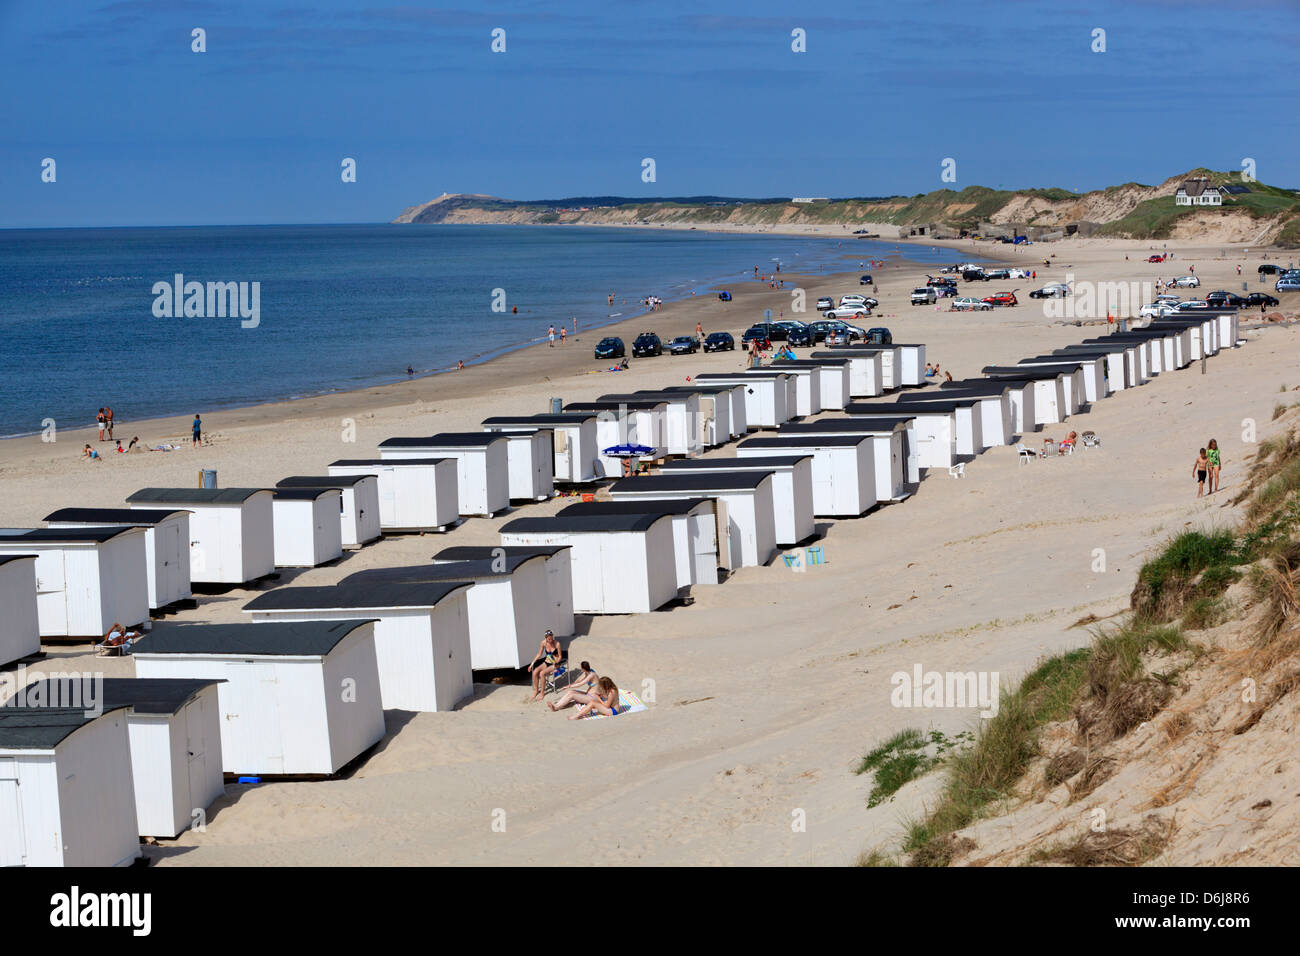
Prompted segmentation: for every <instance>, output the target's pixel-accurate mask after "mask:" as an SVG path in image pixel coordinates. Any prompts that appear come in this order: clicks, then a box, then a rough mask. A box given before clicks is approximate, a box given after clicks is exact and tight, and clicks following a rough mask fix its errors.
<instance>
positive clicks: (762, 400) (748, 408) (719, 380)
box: [695, 372, 794, 430]
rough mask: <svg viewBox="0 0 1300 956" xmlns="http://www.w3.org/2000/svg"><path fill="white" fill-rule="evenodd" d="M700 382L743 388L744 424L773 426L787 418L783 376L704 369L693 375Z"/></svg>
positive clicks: (747, 427) (786, 397)
mask: <svg viewBox="0 0 1300 956" xmlns="http://www.w3.org/2000/svg"><path fill="white" fill-rule="evenodd" d="M695 383H696V384H700V385H730V386H732V387H735V386H739V387H741V388H743V389H744V396H745V424H746V430H748V429H749V428H776V427H778V426H780V425H782V424H784V423H785V422H787V421H789V420H790V416H791V415H792V414H793V413H794V409H793V407H792V406H791V404H790V402H789V388H788V386H787V384H786V376H785V375H784V374H782V375H781V376H780V377H779V378H777V377H775V376H764V377H760V376H747V375H746V374H745V373H744V372H708V373H706V374H703V375H697V376H695Z"/></svg>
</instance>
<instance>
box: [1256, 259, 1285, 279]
mask: <svg viewBox="0 0 1300 956" xmlns="http://www.w3.org/2000/svg"><path fill="white" fill-rule="evenodd" d="M1281 271H1282V267H1281V266H1279V265H1275V264H1274V263H1272V262H1266V263H1264V264H1263V265H1262V266H1260V267H1259V274H1260V275H1262V276H1275V275H1277V274H1278V273H1280V272H1281Z"/></svg>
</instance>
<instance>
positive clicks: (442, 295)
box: [0, 224, 953, 438]
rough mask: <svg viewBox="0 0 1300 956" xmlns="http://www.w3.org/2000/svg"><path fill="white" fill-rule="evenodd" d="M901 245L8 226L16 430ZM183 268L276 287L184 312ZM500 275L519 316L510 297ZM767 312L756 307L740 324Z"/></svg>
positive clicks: (374, 372) (10, 402)
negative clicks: (160, 290)
mask: <svg viewBox="0 0 1300 956" xmlns="http://www.w3.org/2000/svg"><path fill="white" fill-rule="evenodd" d="M901 254H902V255H903V256H905V257H906V258H908V259H911V260H916V261H921V262H937V261H945V262H946V261H948V260H949V259H951V258H952V256H953V253H952V252H951V250H933V249H931V248H930V247H921V248H917V247H907V246H904V247H903V249H902V253H901ZM896 255H898V253H896V252H895V247H894V246H893V245H892V244H890V243H887V242H874V241H870V240H852V239H847V238H846V239H844V240H836V239H811V238H801V237H787V236H740V235H720V234H711V233H705V232H689V231H688V232H679V231H675V230H667V229H665V230H654V229H636V230H632V229H602V228H556V227H535V226H534V227H530V226H446V225H431V226H412V225H404V226H393V225H384V224H378V225H337V226H231V227H181V228H129V229H128V228H122V229H51V230H0V438H3V437H12V436H15V435H23V434H32V433H36V432H39V431H41V430H42V427H43V423H44V422H46V420H49V419H53V420H54V422H55V424H56V426H57V427H58V428H75V427H80V426H85V425H91V424H93V423H94V419H95V412H96V410H97V409H98V408H99V407H101V406H103V405H106V404H107V405H110V406H111V407H112V408H113V410H114V413H115V415H116V416H117V419H118V421H119V423H120V424H121V426H122V427H119V429H118V432H117V434H118V435H119V436H121V435H123V434H126V435H128V436H129V435H130V434H131V429H130V424H129V423H130V422H131V421H139V420H141V419H145V418H153V417H158V416H162V415H171V414H178V415H191V414H193V413H195V412H200V413H201V412H209V411H212V410H215V409H220V408H230V407H236V406H240V405H250V404H255V403H258V402H263V401H268V400H277V399H287V398H295V397H304V396H309V395H318V394H323V393H327V392H332V391H339V390H345V389H354V388H361V387H365V386H369V385H377V384H383V383H386V382H394V381H399V380H402V379H405V378H406V377H407V374H406V369H407V367H408V366H412V367H414V368H415V369H416V371H417V374H433V373H436V372H439V371H445V370H447V369H448V368H451V367H454V366H455V364H456V362H457V361H458V360H463V361H465V363H466V364H467V365H468V364H471V363H473V362H476V361H481V360H483V359H485V358H488V357H491V356H492V355H496V354H500V353H502V352H504V351H508V350H510V349H514V348H519V347H522V346H524V345H527V344H529V343H532V342H536V341H539V340H541V339H543V338H544V337H545V334H546V330H547V326H548V325H550V324H551V323H552V322H554V323H556V325H557V328H558V324H559V323H560V322H566V323H570V324H569V328H570V330H572V324H571V317H572V316H577V318H578V322H579V326H580V329H582V330H590V329H592V328H593V327H595V326H597V325H600V324H604V323H609V322H614V321H621V319H623V318H627V317H631V316H635V315H637V314H640V313H642V312H643V311H644V309H643V307H642V306H641V304H640V303H641V300H642V299H643V298H644V297H645V296H647V295H656V296H659V297H660V298H662V299H664V300H665V301H666V302H667V301H672V300H674V299H679V298H683V297H686V296H689V295H690V294H691V293H692V292H695V293H697V294H706V293H707V294H714V293H716V291H717V290H718V289H722V288H727V287H728V286H729V285H730V284H735V283H739V282H740V281H741V280H742V279H743V278H744V277H745V276H751V277H752V274H753V268H754V266H755V265H757V266H758V267H759V269H760V271H764V272H766V271H771V269H772V267H773V263H774V262H775V261H779V262H780V263H781V267H782V270H783V271H786V272H796V271H800V270H806V271H812V270H815V269H817V267H818V266H824V268H825V271H826V272H832V271H837V270H843V269H853V268H856V267H857V262H856V261H855V260H856V259H859V258H862V259H871V258H876V259H881V258H886V257H888V256H896ZM846 256H851V257H852V259H846V258H845V257H846ZM178 273H179V274H181V275H183V276H184V282H185V283H189V282H191V281H195V282H201V283H205V284H206V283H209V282H222V283H227V282H229V283H240V282H243V283H249V284H250V285H249V286H247V287H245V293H246V295H247V298H246V299H245V302H246V304H248V305H250V306H251V304H252V296H251V293H252V286H251V283H254V282H256V283H259V284H260V285H259V287H258V289H259V293H260V294H259V297H258V306H259V315H258V323H257V325H256V327H247V328H246V327H244V326H246V325H250V326H251V320H249V321H247V322H245V321H242V320H241V318H240V317H239V316H238V315H236V316H233V317H231V316H227V317H224V318H223V317H217V316H216V315H211V316H209V315H206V314H205V315H202V316H189V317H186V316H185V315H184V314H182V315H180V316H177V315H175V314H172V315H170V316H169V315H166V314H165V312H166V310H164V309H163V308H161V306H160V305H158V304H156V300H158V299H159V296H158V295H156V294H155V292H154V288H155V283H158V282H167V283H174V281H175V278H174V277H175V275H176V274H178ZM495 290H503V293H504V301H505V305H506V311H505V312H504V313H502V312H497V311H493V309H492V306H493V303H494V298H495V300H496V301H500V299H501V293H496V292H495ZM205 291H206V290H205ZM610 292H614V293H615V295H616V296H617V298H616V300H615V305H614V307H612V308H611V307H609V306H608V305H607V302H606V296H607V295H608V294H609V293H610ZM163 298H164V299H165V300H166V303H167V304H168V305H170V304H171V303H172V302H173V301H174V299H173V297H172V296H171V295H170V294H164V295H163ZM202 298H203V307H204V309H205V311H206V306H207V302H206V298H207V297H206V295H205V296H203V297H202ZM624 299H626V304H624V301H623V300H624ZM516 307H517V308H518V312H517V313H516V312H514V311H513V310H514V309H515V308H516ZM810 308H811V304H810ZM159 311H161V312H164V314H163V315H162V316H159V315H156V314H155V313H156V312H159ZM611 313H612V315H611ZM758 318H761V316H759V315H754V316H745V315H741V314H740V312H739V310H738V311H737V318H736V323H735V324H736V325H737V326H740V325H742V324H744V323H746V322H747V321H752V320H755V319H758ZM584 344H588V343H584Z"/></svg>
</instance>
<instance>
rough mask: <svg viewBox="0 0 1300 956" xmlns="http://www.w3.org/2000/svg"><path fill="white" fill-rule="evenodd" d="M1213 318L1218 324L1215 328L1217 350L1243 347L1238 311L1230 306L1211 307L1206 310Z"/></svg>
mask: <svg viewBox="0 0 1300 956" xmlns="http://www.w3.org/2000/svg"><path fill="white" fill-rule="evenodd" d="M1205 311H1206V312H1207V313H1208V314H1209V315H1211V316H1213V318H1214V321H1215V323H1216V328H1215V335H1214V339H1215V350H1216V351H1218V350H1219V349H1235V348H1237V347H1239V346H1240V345H1241V340H1240V339H1239V338H1238V336H1239V335H1240V334H1241V329H1240V326H1239V324H1238V317H1237V310H1236V309H1234V308H1232V307H1230V306H1214V305H1212V306H1209V307H1208V308H1207V309H1206V310H1205Z"/></svg>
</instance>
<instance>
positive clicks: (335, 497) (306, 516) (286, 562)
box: [272, 488, 343, 568]
mask: <svg viewBox="0 0 1300 956" xmlns="http://www.w3.org/2000/svg"><path fill="white" fill-rule="evenodd" d="M272 506H273V507H272V512H273V514H274V515H275V566H276V567H277V568H314V567H316V566H317V565H320V564H325V563H326V562H327V561H334V560H336V559H338V558H340V557H342V556H343V527H342V524H341V523H340V521H339V514H340V513H341V512H342V511H343V494H342V492H341V491H340V490H339V489H338V488H276V489H275V492H274V497H273V498H272Z"/></svg>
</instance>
